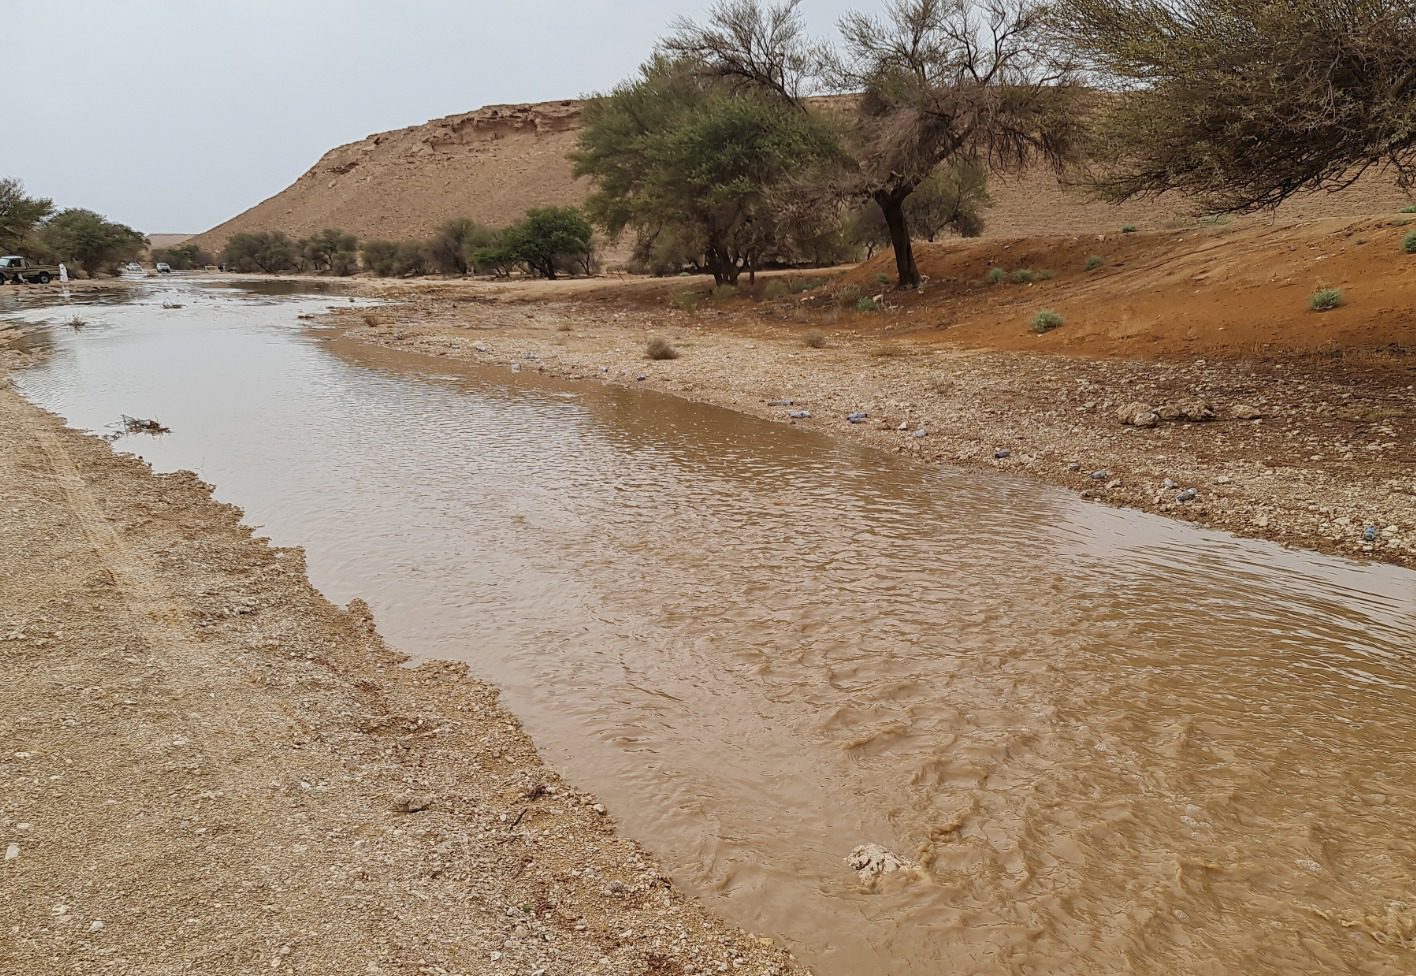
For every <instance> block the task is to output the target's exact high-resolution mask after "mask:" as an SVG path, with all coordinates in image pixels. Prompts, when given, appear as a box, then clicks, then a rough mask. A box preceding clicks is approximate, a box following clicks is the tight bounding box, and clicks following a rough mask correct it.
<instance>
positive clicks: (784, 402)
mask: <svg viewBox="0 0 1416 976" xmlns="http://www.w3.org/2000/svg"><path fill="white" fill-rule="evenodd" d="M767 406H769V407H790V406H793V404H792V401H790V400H768V401H767Z"/></svg>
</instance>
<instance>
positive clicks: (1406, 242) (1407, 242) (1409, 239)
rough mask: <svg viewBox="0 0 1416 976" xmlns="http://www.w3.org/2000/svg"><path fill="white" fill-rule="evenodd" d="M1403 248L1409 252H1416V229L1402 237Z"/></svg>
mask: <svg viewBox="0 0 1416 976" xmlns="http://www.w3.org/2000/svg"><path fill="white" fill-rule="evenodd" d="M1401 249H1402V250H1403V251H1405V252H1406V253H1407V254H1416V230H1413V231H1411V232H1410V233H1409V234H1407V235H1406V236H1405V237H1403V238H1402V239H1401Z"/></svg>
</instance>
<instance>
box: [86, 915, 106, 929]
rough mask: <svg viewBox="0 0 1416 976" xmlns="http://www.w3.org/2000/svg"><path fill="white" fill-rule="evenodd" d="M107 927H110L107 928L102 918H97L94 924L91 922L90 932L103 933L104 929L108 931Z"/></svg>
mask: <svg viewBox="0 0 1416 976" xmlns="http://www.w3.org/2000/svg"><path fill="white" fill-rule="evenodd" d="M107 927H108V926H106V925H104V924H103V919H101V918H96V919H94V920H93V921H92V922H89V931H90V932H102V931H103V930H104V929H106V928H107Z"/></svg>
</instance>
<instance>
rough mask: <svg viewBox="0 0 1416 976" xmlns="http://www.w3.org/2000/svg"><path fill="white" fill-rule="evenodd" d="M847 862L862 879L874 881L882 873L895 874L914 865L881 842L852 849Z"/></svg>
mask: <svg viewBox="0 0 1416 976" xmlns="http://www.w3.org/2000/svg"><path fill="white" fill-rule="evenodd" d="M846 864H848V865H849V866H850V868H851V870H852V871H854V872H855V873H856V874H857V875H858V876H859V877H860V879H861V880H862V881H874V880H875V879H877V878H879V877H880V876H881V875H882V874H893V873H894V872H896V871H903V870H905V869H906V868H912V867H914V864H912V863H911V862H909V861H906V860H905V859H904V858H902V857H900V856H899V855H898V854H895V853H894V852H893V851H887V850H886V849H885V848H883V847H881V846H880V845H879V844H862V845H860V846H859V847H857V848H856V849H855V850H853V851H851V853H850V855H849V856H848V857H847V858H846Z"/></svg>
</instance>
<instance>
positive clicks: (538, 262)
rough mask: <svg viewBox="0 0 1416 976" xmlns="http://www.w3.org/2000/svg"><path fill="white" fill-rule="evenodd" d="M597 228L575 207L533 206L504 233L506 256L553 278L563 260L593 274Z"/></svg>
mask: <svg viewBox="0 0 1416 976" xmlns="http://www.w3.org/2000/svg"><path fill="white" fill-rule="evenodd" d="M593 236H594V229H593V228H592V227H591V226H590V222H589V221H588V220H586V219H585V215H584V214H583V213H581V212H580V210H579V209H577V208H576V207H533V208H532V209H530V210H528V211H526V216H525V217H524V218H522V219H521V220H520V221H518V222H517V223H515V224H512V225H511V226H510V227H508V228H507V229H506V230H505V231H504V232H503V233H502V242H501V247H502V248H504V249H505V252H504V253H505V255H506V256H507V257H510V258H512V259H514V260H516V261H520V262H522V263H524V264H525V265H526V266H527V267H528V268H530V269H531V270H532V271H534V272H535V273H536V274H538V275H540V276H541V277H543V278H546V279H548V280H551V281H554V280H555V278H556V274H557V272H558V271H559V270H560V268H561V267H562V265H563V263H564V262H567V261H569V262H573V263H574V264H576V265H577V266H579V267H580V268H581V269H583V270H584V272H585V273H586V274H589V273H590V255H591V239H592V237H593Z"/></svg>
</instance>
